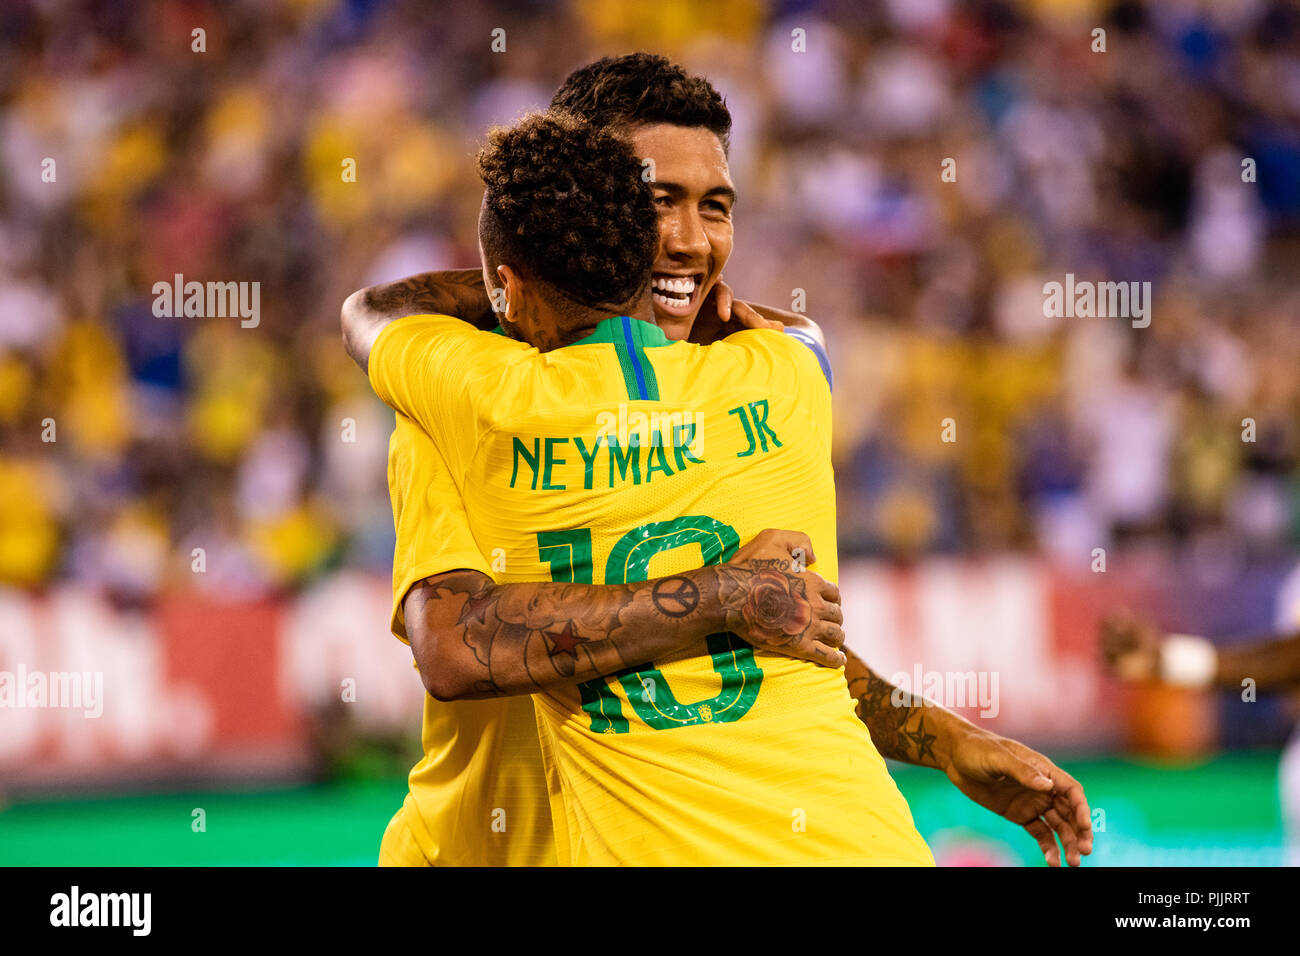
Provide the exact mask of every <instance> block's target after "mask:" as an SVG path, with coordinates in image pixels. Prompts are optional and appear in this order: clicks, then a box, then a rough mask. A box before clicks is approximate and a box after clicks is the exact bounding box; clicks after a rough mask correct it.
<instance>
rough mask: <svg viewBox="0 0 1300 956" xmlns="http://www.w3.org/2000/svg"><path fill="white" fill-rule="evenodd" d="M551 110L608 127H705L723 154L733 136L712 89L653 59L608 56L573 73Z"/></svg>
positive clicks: (705, 82) (651, 56) (658, 58)
mask: <svg viewBox="0 0 1300 956" xmlns="http://www.w3.org/2000/svg"><path fill="white" fill-rule="evenodd" d="M551 108H552V109H560V110H565V111H566V112H569V113H572V114H573V115H574V116H579V117H581V118H582V119H585V120H587V121H588V122H590V123H595V124H596V125H597V126H605V127H618V126H623V125H630V124H635V123H671V124H673V125H674V126H702V127H704V128H705V129H707V130H709V131H710V132H711V133H714V134H715V135H716V136H717V137H718V139H719V140H721V141H722V146H723V148H724V149H726V148H727V146H728V145H729V143H728V138H729V137H730V135H731V111H730V110H728V109H727V104H726V101H725V100H723V98H722V95H721V94H720V93H719V92H718V91H717V90H715V89H714V88H713V84H712V83H710V82H709V81H708V80H706V79H705V78H704V77H702V76H696V75H695V74H692V73H687V72H686V71H685V70H684V69H682V68H681V67H680V66H678V65H677V64H676V63H674V62H672V60H670V59H668V58H667V57H665V56H659V55H657V54H654V53H628V54H626V55H625V56H607V57H604V58H602V59H599V60H596V61H595V62H594V63H588V64H587V65H586V66H584V67H580V68H579V69H577V70H574V71H573V72H572V73H570V74H569V75H568V77H566V78H565V80H564V82H563V83H561V84H560V88H559V89H558V90H556V91H555V96H553V97H552V98H551Z"/></svg>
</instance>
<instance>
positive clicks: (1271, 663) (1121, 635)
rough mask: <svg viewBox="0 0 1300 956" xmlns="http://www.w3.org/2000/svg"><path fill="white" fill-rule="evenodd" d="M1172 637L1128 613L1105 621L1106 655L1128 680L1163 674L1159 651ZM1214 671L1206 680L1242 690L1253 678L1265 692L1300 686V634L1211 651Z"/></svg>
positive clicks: (1206, 674) (1109, 665)
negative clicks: (1242, 685) (1248, 680)
mask: <svg viewBox="0 0 1300 956" xmlns="http://www.w3.org/2000/svg"><path fill="white" fill-rule="evenodd" d="M1168 640H1169V635H1166V634H1163V633H1162V632H1161V631H1160V629H1159V628H1157V627H1155V626H1154V625H1153V624H1151V623H1150V622H1149V621H1146V620H1142V619H1140V618H1137V617H1134V616H1133V615H1132V614H1130V613H1128V612H1126V611H1125V612H1119V613H1116V614H1112V615H1111V616H1110V617H1108V618H1107V619H1106V620H1104V621H1103V622H1102V625H1101V647H1102V657H1103V660H1104V662H1105V664H1106V667H1107V669H1108V670H1110V672H1111V673H1113V674H1115V675H1116V676H1118V677H1123V678H1127V679H1130V680H1150V679H1152V678H1155V677H1157V676H1160V675H1161V655H1162V653H1164V651H1165V649H1166V648H1167V644H1168ZM1207 653H1208V657H1209V659H1210V661H1211V663H1212V670H1211V669H1210V667H1207V668H1206V670H1205V671H1204V672H1203V675H1202V676H1203V678H1204V680H1203V681H1202V682H1199V683H1202V684H1213V685H1214V686H1217V687H1232V688H1237V689H1240V687H1241V684H1242V681H1244V680H1247V679H1250V680H1253V681H1255V684H1256V685H1257V686H1258V687H1259V688H1260V689H1263V690H1269V689H1277V688H1287V687H1295V686H1297V685H1300V633H1291V634H1269V635H1265V636H1263V637H1260V638H1257V639H1255V640H1252V641H1248V642H1246V643H1243V644H1240V645H1227V646H1214V647H1213V648H1212V649H1210V650H1208V652H1207Z"/></svg>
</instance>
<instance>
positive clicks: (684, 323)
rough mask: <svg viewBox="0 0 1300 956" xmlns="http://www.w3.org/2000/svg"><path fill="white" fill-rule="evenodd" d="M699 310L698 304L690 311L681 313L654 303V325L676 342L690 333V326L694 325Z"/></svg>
mask: <svg viewBox="0 0 1300 956" xmlns="http://www.w3.org/2000/svg"><path fill="white" fill-rule="evenodd" d="M699 311H700V307H699V305H696V306H695V308H694V309H692V310H691V311H690V312H687V313H685V314H683V313H682V312H680V311H678V310H673V311H669V310H667V309H661V308H660V307H659V305H658V303H656V304H655V307H654V314H655V325H657V326H659V329H660V331H662V332H663V334H664V335H665V336H667V337H668V339H669V341H672V342H678V341H680V340H682V339H684V338H686V337H687V336H689V335H690V334H691V327H692V326H693V325H695V317H696V315H698V314H699Z"/></svg>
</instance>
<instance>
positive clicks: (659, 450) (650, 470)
mask: <svg viewBox="0 0 1300 956" xmlns="http://www.w3.org/2000/svg"><path fill="white" fill-rule="evenodd" d="M656 471H661V472H663V473H664V474H665V475H671V474H672V473H673V470H672V469H671V468H669V467H668V458H667V456H665V455H664V443H663V440H662V436H661V435H660V434H659V432H655V433H654V434H653V435H651V436H650V452H649V454H647V455H646V463H645V480H646V484H649V483H650V476H651V475H653V474H654V473H655V472H656Z"/></svg>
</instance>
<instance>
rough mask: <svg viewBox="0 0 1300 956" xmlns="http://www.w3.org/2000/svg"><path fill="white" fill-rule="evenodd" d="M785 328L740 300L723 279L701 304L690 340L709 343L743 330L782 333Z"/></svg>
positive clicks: (719, 280)
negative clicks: (770, 330) (766, 330)
mask: <svg viewBox="0 0 1300 956" xmlns="http://www.w3.org/2000/svg"><path fill="white" fill-rule="evenodd" d="M783 328H785V326H784V324H782V323H781V322H780V321H778V320H777V319H765V318H763V316H761V315H759V314H758V312H756V311H755V310H754V309H753V307H751V306H750V305H749V304H748V303H747V302H742V301H741V300H740V299H737V298H736V295H735V293H734V292H733V291H732V289H731V286H729V285H727V283H725V282H723V281H722V279H721V278H719V279H718V281H717V282H716V283H714V285H713V288H712V289H710V290H709V294H708V296H706V297H705V299H704V302H702V303H701V304H700V311H699V314H698V315H697V316H696V318H695V325H694V326H692V328H691V335H690V340H691V341H692V342H695V343H697V344H707V343H709V342H715V341H717V340H718V339H720V338H725V337H726V336H728V335H730V334H731V333H732V332H739V331H741V330H742V329H775V330H777V331H778V332H779V331H781V329H783Z"/></svg>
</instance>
